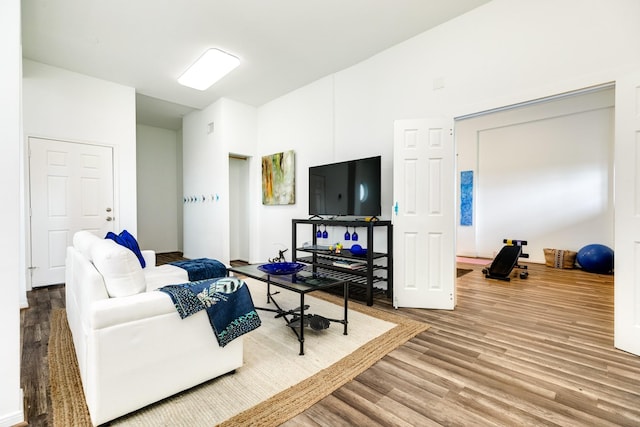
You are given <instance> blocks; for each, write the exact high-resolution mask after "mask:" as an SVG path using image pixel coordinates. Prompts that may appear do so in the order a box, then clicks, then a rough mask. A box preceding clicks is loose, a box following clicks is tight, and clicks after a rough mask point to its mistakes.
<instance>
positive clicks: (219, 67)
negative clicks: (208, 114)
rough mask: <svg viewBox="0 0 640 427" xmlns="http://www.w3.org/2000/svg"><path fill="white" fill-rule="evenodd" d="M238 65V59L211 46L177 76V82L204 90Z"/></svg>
mask: <svg viewBox="0 0 640 427" xmlns="http://www.w3.org/2000/svg"><path fill="white" fill-rule="evenodd" d="M238 65H240V60H239V59H238V58H236V57H235V56H233V55H229V54H228V53H227V52H223V51H221V50H220V49H215V48H211V49H209V50H207V51H206V52H205V53H203V54H202V56H201V57H200V58H198V60H197V61H196V62H194V63H193V65H191V66H190V67H189V68H188V69H187V71H185V72H184V73H183V74H182V75H181V76H180V77H179V78H178V83H180V84H181V85H183V86H188V87H191V88H194V89H198V90H206V89H208V88H209V87H210V86H211V85H212V84H214V83H215V82H217V81H218V80H220V79H221V78H223V77H224V76H225V75H226V74H227V73H229V72H230V71H231V70H233V69H234V68H236V67H237V66H238Z"/></svg>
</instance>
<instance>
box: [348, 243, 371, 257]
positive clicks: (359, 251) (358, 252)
mask: <svg viewBox="0 0 640 427" xmlns="http://www.w3.org/2000/svg"><path fill="white" fill-rule="evenodd" d="M349 250H350V251H351V254H352V255H355V256H366V255H367V248H363V247H362V246H360V245H353V246H351V249H349Z"/></svg>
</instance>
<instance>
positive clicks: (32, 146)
mask: <svg viewBox="0 0 640 427" xmlns="http://www.w3.org/2000/svg"><path fill="white" fill-rule="evenodd" d="M29 181H30V186H31V188H30V196H31V285H32V286H34V287H37V286H46V285H51V284H58V283H64V266H65V255H66V249H67V246H69V245H71V244H72V239H73V234H74V233H75V232H76V231H79V230H90V231H93V232H95V233H96V234H97V235H99V236H101V237H102V236H104V235H105V234H106V233H107V231H113V219H114V212H113V149H112V148H111V147H104V146H98V145H89V144H80V143H72V142H63V141H55V140H50V139H42V138H29Z"/></svg>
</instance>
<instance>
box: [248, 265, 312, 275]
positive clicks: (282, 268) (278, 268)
mask: <svg viewBox="0 0 640 427" xmlns="http://www.w3.org/2000/svg"><path fill="white" fill-rule="evenodd" d="M303 268H304V264H301V263H299V262H272V263H269V264H262V265H259V266H258V269H260V271H264V272H265V273H268V274H273V275H274V276H278V275H283V274H295V273H297V272H298V271H300V270H302V269H303Z"/></svg>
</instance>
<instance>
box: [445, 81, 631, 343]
mask: <svg viewBox="0 0 640 427" xmlns="http://www.w3.org/2000/svg"><path fill="white" fill-rule="evenodd" d="M621 77H623V76H616V78H614V79H613V80H610V81H606V82H603V83H597V84H594V85H590V86H583V87H581V88H578V89H574V90H568V91H564V92H557V93H555V94H552V95H549V96H543V97H539V98H533V99H530V100H526V101H521V102H515V103H512V104H506V105H504V106H500V107H493V108H488V109H485V110H478V111H475V112H472V113H466V114H460V115H454V118H453V126H454V140H455V128H456V123H457V122H458V121H460V120H463V119H469V118H473V117H479V116H482V115H487V114H492V113H496V112H500V111H505V110H509V109H512V108H519V107H525V106H531V105H536V104H539V103H542V102H547V101H551V100H556V99H561V98H564V97H567V96H574V95H582V94H586V93H590V92H594V91H598V90H602V89H608V88H614V89H615V87H616V84H617V81H618V80H619V79H620V78H621ZM613 108H614V109H615V108H616V100H615V99H614V104H613ZM613 125H614V127H615V126H616V118H615V116H614V123H613ZM616 150H617V137H616V135H614V137H613V153H612V155H613V156H614V158H615V155H616ZM612 167H613V169H614V170H613V173H614V174H615V164H614V165H613V166H612ZM459 172H460V171H459V170H458V169H457V166H456V188H454V191H456V200H457V199H458V197H459V195H458V194H457V191H458V190H457V186H458V184H457V182H458V181H457V176H458V174H459ZM613 191H614V193H615V183H614V188H613ZM613 209H614V212H615V209H616V202H615V199H614V202H613ZM475 210H476V209H475V200H474V212H475ZM458 215H459V213H458V209H456V223H457V222H458V220H459V218H458ZM613 222H614V224H613V226H614V228H615V227H616V218H615V215H614V218H613ZM456 228H457V227H456ZM613 246H614V248H613V249H614V251H615V246H616V239H615V234H614V239H613ZM614 274H615V273H614ZM618 286H619V284H618V282H617V281H616V279H615V276H614V281H613V288H614V294H615V292H616V290H617V289H616V288H618ZM613 310H614V318H615V310H616V307H615V301H614V307H613ZM613 336H614V343H612V344H611V346H612V348H614V349H616V350H620V349H619V348H618V347H616V346H615V329H614V331H613ZM620 351H624V350H620Z"/></svg>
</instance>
